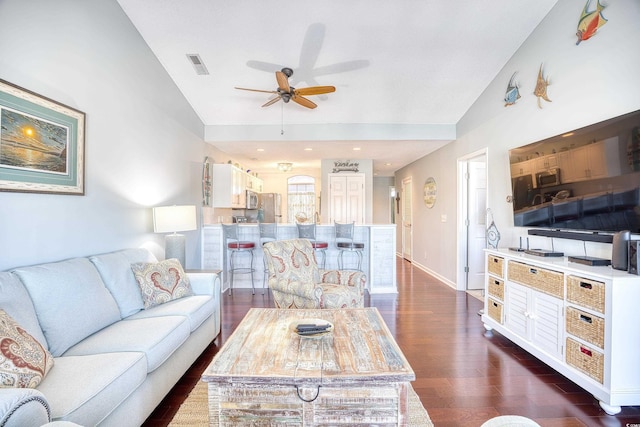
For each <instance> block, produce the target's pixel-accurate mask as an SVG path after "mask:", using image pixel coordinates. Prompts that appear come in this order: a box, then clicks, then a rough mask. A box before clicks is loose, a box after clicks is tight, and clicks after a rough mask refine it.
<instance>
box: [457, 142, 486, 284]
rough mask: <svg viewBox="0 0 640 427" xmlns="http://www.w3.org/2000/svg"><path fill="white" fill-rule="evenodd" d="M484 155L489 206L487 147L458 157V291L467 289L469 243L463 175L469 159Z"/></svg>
mask: <svg viewBox="0 0 640 427" xmlns="http://www.w3.org/2000/svg"><path fill="white" fill-rule="evenodd" d="M482 155H484V158H485V163H486V169H485V171H486V172H485V173H486V180H487V192H486V195H487V196H486V200H485V206H489V193H490V189H489V148H488V147H485V148H482V149H480V150H478V151H474V152H473V153H469V154H467V155H464V156H462V157H459V158H458V165H457V167H458V170H457V177H458V191H457V193H458V212H457V239H456V242H457V243H456V245H457V247H456V253H457V257H456V289H457V290H458V291H466V290H467V271H466V270H465V267H466V266H467V248H468V245H469V239H468V237H469V236H468V235H467V225H466V223H465V220H466V212H467V209H468V208H469V207H468V200H469V194H468V190H469V189H468V182H467V179H466V177H465V174H466V173H467V169H468V168H467V165H468V163H469V161H471V160H472V159H475V158H477V157H479V156H482Z"/></svg>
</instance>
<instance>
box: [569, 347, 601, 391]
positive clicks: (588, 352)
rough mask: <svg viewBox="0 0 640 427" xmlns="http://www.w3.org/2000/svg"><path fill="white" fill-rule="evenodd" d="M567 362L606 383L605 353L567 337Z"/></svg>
mask: <svg viewBox="0 0 640 427" xmlns="http://www.w3.org/2000/svg"><path fill="white" fill-rule="evenodd" d="M566 357H567V364H568V365H571V366H573V367H574V368H576V369H577V370H579V371H581V372H584V373H585V374H587V375H589V376H590V377H591V378H593V379H594V380H596V381H598V382H599V383H600V384H604V354H602V353H600V352H599V351H597V350H594V349H592V348H591V347H589V346H586V345H584V344H580V343H579V342H578V341H576V340H573V339H571V338H567V356H566Z"/></svg>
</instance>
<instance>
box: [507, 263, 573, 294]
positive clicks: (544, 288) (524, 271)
mask: <svg viewBox="0 0 640 427" xmlns="http://www.w3.org/2000/svg"><path fill="white" fill-rule="evenodd" d="M507 276H508V278H509V280H511V281H512V282H516V283H520V284H521V285H525V286H528V287H530V288H533V289H537V290H539V291H541V292H544V293H545V294H549V295H552V296H554V297H557V298H564V275H563V274H562V273H558V272H557V271H552V270H547V269H546V268H541V267H535V266H532V265H529V264H523V263H521V262H517V261H509V264H508V268H507Z"/></svg>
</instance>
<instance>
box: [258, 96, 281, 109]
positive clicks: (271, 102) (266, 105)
mask: <svg viewBox="0 0 640 427" xmlns="http://www.w3.org/2000/svg"><path fill="white" fill-rule="evenodd" d="M281 99H282V97H280V96H276V97H275V98H273V99H270V100H269V101H267V102H266V103H265V104H263V105H262V106H263V107H268V106H269V105H273V104H275V103H276V102H278V101H280V100H281Z"/></svg>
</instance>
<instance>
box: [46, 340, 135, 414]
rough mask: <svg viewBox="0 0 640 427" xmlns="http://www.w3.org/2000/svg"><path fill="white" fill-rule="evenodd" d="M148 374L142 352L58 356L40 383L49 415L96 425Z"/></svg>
mask: <svg viewBox="0 0 640 427" xmlns="http://www.w3.org/2000/svg"><path fill="white" fill-rule="evenodd" d="M146 376H147V366H146V360H145V357H144V354H143V353H136V352H120V353H102V354H92V355H86V356H69V357H67V356H64V357H58V358H56V361H55V366H54V367H53V369H51V372H50V373H49V375H47V377H46V378H45V379H44V381H42V383H40V386H38V390H39V391H41V392H42V393H43V394H44V395H45V396H47V400H48V401H49V404H50V405H51V411H52V412H51V418H52V419H54V420H61V421H73V422H76V423H78V424H80V425H83V426H94V425H97V424H98V423H99V422H100V421H102V419H103V418H105V417H106V416H107V415H108V414H110V413H111V412H112V411H113V410H114V409H115V408H116V407H117V406H118V405H119V404H120V403H121V402H123V401H124V400H125V399H126V398H127V397H128V396H129V395H130V394H131V393H133V391H134V390H135V389H136V388H137V387H138V386H140V384H142V383H143V382H144V380H145V378H146Z"/></svg>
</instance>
